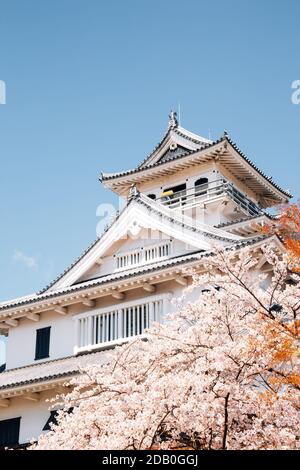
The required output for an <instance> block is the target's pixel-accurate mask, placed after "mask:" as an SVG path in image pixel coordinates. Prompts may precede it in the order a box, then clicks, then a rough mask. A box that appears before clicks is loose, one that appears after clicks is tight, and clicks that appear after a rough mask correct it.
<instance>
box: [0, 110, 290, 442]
mask: <svg viewBox="0 0 300 470" xmlns="http://www.w3.org/2000/svg"><path fill="white" fill-rule="evenodd" d="M100 179H101V181H102V183H103V184H104V186H106V187H107V188H110V189H111V190H112V191H114V192H115V193H117V194H118V195H119V196H120V197H121V198H123V199H124V200H125V201H126V204H125V207H124V209H123V210H122V211H121V213H120V214H118V216H117V217H116V218H115V220H113V222H112V223H111V225H110V226H109V227H108V228H107V229H106V230H105V231H104V233H103V234H102V235H101V236H99V237H98V238H97V239H96V240H95V241H94V242H93V243H92V245H91V246H89V247H88V248H87V250H86V251H85V252H84V253H83V254H82V255H81V256H80V257H79V258H78V259H77V260H75V261H74V262H73V263H72V264H71V266H69V267H68V268H67V269H66V270H65V271H64V272H63V274H62V275H60V276H59V277H57V278H56V279H55V280H54V281H53V282H52V283H51V284H50V285H49V286H47V287H46V288H45V289H43V290H42V291H40V292H38V293H35V294H32V295H28V296H26V297H22V298H17V299H14V300H12V301H9V302H4V303H2V304H0V332H1V333H2V334H4V335H6V336H7V337H8V338H7V360H6V365H3V366H2V368H1V373H0V448H1V447H2V448H3V447H6V446H8V447H13V446H16V447H20V446H22V445H26V444H27V443H28V442H29V440H30V439H32V438H36V437H38V436H39V435H40V434H41V433H42V432H47V430H48V429H49V424H50V422H51V421H53V420H55V410H52V411H51V412H50V411H49V403H47V402H46V401H45V400H46V399H48V398H51V397H53V396H55V395H56V394H58V393H60V392H62V391H65V390H66V388H65V383H66V381H67V380H68V379H70V378H72V377H74V376H75V375H76V374H78V373H79V368H81V367H84V366H85V365H88V364H94V363H99V364H101V363H103V362H105V361H106V356H107V353H106V351H107V349H109V348H112V347H114V346H115V345H118V344H122V343H123V342H126V341H130V340H131V338H133V337H135V336H137V335H143V334H144V330H145V329H146V328H148V327H149V326H150V325H151V323H152V322H153V321H159V322H163V321H164V319H165V318H166V315H167V313H168V312H171V311H172V310H174V308H175V307H174V305H173V303H171V302H170V299H171V298H176V297H177V296H178V297H181V296H182V293H183V290H184V289H185V288H186V286H188V285H189V284H190V283H191V277H190V276H189V275H188V274H187V272H188V271H187V268H194V269H196V270H201V266H203V261H204V260H205V259H207V257H209V256H210V255H211V253H212V250H213V248H214V246H215V245H216V244H219V245H221V246H224V247H230V248H233V249H236V250H238V249H240V248H241V247H244V246H251V247H252V250H253V254H254V256H258V257H261V258H262V254H261V247H262V245H263V244H264V243H265V241H266V237H264V236H262V235H261V234H260V231H259V228H258V227H259V225H262V224H264V223H268V222H269V221H270V217H271V216H270V215H268V214H267V212H265V210H266V209H267V208H268V207H272V206H274V205H277V204H279V203H283V202H287V201H288V199H289V197H290V194H289V193H287V192H286V191H284V190H283V189H281V188H280V187H279V186H278V185H277V184H275V182H274V181H273V180H272V179H271V178H269V177H267V176H266V175H265V174H264V173H263V172H262V171H260V170H259V168H258V167H257V166H256V165H255V164H254V163H252V162H251V161H250V160H249V158H247V157H246V156H245V155H243V153H242V152H241V151H240V150H239V148H238V147H237V146H236V144H235V143H234V142H232V140H231V139H230V138H229V136H228V134H227V133H226V132H225V133H224V135H223V136H222V137H221V138H220V139H218V140H217V141H214V142H213V141H211V140H208V139H206V138H203V137H200V136H198V135H196V134H193V133H192V132H190V131H187V130H186V129H184V128H183V127H181V126H180V125H178V122H177V118H176V113H171V114H170V116H169V125H168V129H167V131H166V133H165V135H164V136H163V138H162V140H161V141H160V143H159V144H158V145H157V147H156V148H155V149H154V150H153V151H152V152H151V154H150V155H149V156H148V157H147V158H145V159H144V160H143V162H142V163H140V164H139V165H138V166H137V167H136V168H134V169H132V170H128V171H124V172H121V173H109V174H106V173H105V174H104V173H103V174H102V175H101V178H100ZM269 239H270V240H272V242H273V243H274V244H275V245H276V246H278V249H280V250H283V249H284V248H283V246H282V244H281V242H280V240H279V239H278V238H277V237H274V236H272V237H269ZM268 241H269V240H268ZM264 263H265V261H264V260H263V258H262V261H261V263H260V266H261V269H267V266H266V265H265V264H264ZM198 295H199V291H197V289H194V290H193V291H192V292H189V294H188V297H187V299H188V300H193V299H196V298H197V296H198Z"/></svg>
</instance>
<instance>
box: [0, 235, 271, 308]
mask: <svg viewBox="0 0 300 470" xmlns="http://www.w3.org/2000/svg"><path fill="white" fill-rule="evenodd" d="M268 238H271V237H269V236H265V235H262V236H258V237H254V238H250V239H245V240H241V241H238V242H235V243H234V244H233V245H230V246H229V247H228V249H232V248H234V249H237V250H238V249H241V248H244V247H246V246H250V245H254V244H256V243H259V242H261V241H264V240H267V239H268ZM212 255H213V251H202V250H199V251H196V252H192V253H189V254H186V255H182V256H177V257H173V258H170V259H169V260H165V261H160V262H156V263H151V264H148V265H144V266H141V267H140V268H136V267H135V268H131V269H128V270H124V271H122V272H118V273H114V274H109V275H105V276H102V277H98V278H95V279H92V280H89V281H84V282H81V283H79V284H73V285H72V286H70V287H66V288H64V289H61V290H56V291H51V292H48V293H47V292H46V293H43V294H39V295H36V294H34V295H33V296H32V297H31V298H30V297H29V296H28V297H27V298H26V300H21V301H18V299H16V300H15V301H14V302H12V303H8V304H3V305H2V306H1V307H0V311H5V310H8V309H9V308H14V307H19V306H23V305H26V304H32V303H36V302H39V301H43V300H47V299H51V298H56V297H59V296H63V295H65V294H68V293H72V292H78V291H81V290H85V289H88V288H91V287H98V286H102V285H105V284H109V283H111V282H114V281H120V280H126V279H128V278H131V279H132V278H134V277H136V276H140V275H143V274H148V273H150V272H153V271H159V270H161V269H167V268H173V267H175V266H181V265H184V264H188V263H191V262H194V261H197V260H199V259H202V258H205V257H209V256H212Z"/></svg>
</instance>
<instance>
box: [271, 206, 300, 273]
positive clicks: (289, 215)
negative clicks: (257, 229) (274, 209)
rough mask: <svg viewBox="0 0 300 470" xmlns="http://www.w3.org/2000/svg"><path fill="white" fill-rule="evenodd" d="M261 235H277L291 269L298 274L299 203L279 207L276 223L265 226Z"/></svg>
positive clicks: (299, 257)
mask: <svg viewBox="0 0 300 470" xmlns="http://www.w3.org/2000/svg"><path fill="white" fill-rule="evenodd" d="M262 231H263V233H266V234H269V233H277V234H278V235H279V236H280V237H281V238H282V240H283V242H284V244H285V246H286V248H287V251H288V253H289V257H290V266H291V269H292V270H294V271H295V272H298V273H299V272H300V201H298V202H297V203H292V204H286V205H284V206H280V207H279V211H278V219H277V220H276V222H274V223H272V224H270V225H266V226H265V227H263V229H262Z"/></svg>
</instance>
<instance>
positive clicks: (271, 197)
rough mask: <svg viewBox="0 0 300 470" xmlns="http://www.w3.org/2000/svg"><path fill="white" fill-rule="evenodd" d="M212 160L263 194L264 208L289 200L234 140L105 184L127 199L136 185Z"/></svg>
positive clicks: (129, 173)
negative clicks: (129, 192)
mask: <svg viewBox="0 0 300 470" xmlns="http://www.w3.org/2000/svg"><path fill="white" fill-rule="evenodd" d="M210 161H214V162H218V163H220V164H221V165H223V166H225V167H226V168H227V170H228V171H230V172H231V173H232V175H233V176H234V177H235V178H236V179H237V180H239V181H241V182H243V183H244V184H246V185H248V187H249V189H251V190H252V191H253V192H254V193H256V194H261V203H262V205H263V207H269V206H271V205H274V204H276V203H278V202H283V201H287V200H288V199H289V196H288V194H287V193H286V194H284V193H283V190H280V188H279V187H278V186H277V185H276V184H274V183H273V181H272V180H270V179H268V178H267V177H265V176H263V174H262V173H261V172H259V171H258V169H257V167H255V165H253V164H251V163H250V161H249V160H248V159H247V158H246V157H244V156H242V154H241V152H240V151H239V149H238V148H237V146H236V145H235V144H234V143H233V142H232V141H231V140H228V139H224V138H223V139H220V140H219V141H217V142H215V143H213V144H212V145H211V146H210V148H204V149H198V150H195V151H194V152H192V153H191V154H188V155H186V156H183V157H180V158H178V159H174V160H171V161H167V162H165V163H163V164H157V165H153V166H152V167H151V166H150V167H145V168H138V169H137V170H132V171H131V172H128V174H127V173H124V174H120V175H116V176H115V177H111V178H107V179H104V180H103V183H104V185H105V186H107V187H109V188H110V189H112V190H113V191H115V192H117V193H119V194H121V195H123V196H126V195H127V194H128V191H129V188H130V186H131V185H132V184H133V183H134V184H136V185H137V186H138V184H139V183H140V184H141V183H146V182H149V181H153V180H155V179H157V178H161V177H164V176H166V175H168V176H170V175H172V174H174V173H177V172H178V171H179V170H183V169H185V168H188V167H192V166H195V165H199V164H203V163H208V162H210Z"/></svg>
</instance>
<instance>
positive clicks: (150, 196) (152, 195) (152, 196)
mask: <svg viewBox="0 0 300 470" xmlns="http://www.w3.org/2000/svg"><path fill="white" fill-rule="evenodd" d="M148 197H149V198H150V199H153V200H154V201H155V199H156V196H155V194H148Z"/></svg>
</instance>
